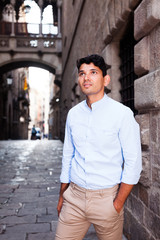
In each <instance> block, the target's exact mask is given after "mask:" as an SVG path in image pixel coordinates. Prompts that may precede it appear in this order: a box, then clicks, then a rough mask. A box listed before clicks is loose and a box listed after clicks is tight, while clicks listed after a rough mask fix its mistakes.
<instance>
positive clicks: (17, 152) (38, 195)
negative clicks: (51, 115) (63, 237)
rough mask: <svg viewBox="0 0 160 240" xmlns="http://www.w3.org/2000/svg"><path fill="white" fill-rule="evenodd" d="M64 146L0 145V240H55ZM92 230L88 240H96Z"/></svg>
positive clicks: (25, 142) (40, 143)
mask: <svg viewBox="0 0 160 240" xmlns="http://www.w3.org/2000/svg"><path fill="white" fill-rule="evenodd" d="M62 147H63V144H62V143H61V141H58V140H51V141H48V140H41V141H39V140H37V141H31V140H23V141H22V140H21V141H0V176H1V178H0V192H1V194H0V239H1V240H37V239H38V240H42V239H47V240H54V235H55V229H56V224H57V219H58V217H57V211H56V206H57V201H58V193H59V187H60V182H59V176H60V171H61V157H62ZM96 239H97V237H96V235H95V232H94V228H93V227H91V228H90V230H89V232H88V233H87V235H86V237H85V240H96Z"/></svg>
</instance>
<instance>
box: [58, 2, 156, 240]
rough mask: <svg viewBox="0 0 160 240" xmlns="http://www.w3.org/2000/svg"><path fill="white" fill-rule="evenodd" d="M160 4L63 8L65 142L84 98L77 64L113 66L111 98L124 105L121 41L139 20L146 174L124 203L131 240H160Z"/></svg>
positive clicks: (138, 97) (137, 67) (137, 94)
mask: <svg viewBox="0 0 160 240" xmlns="http://www.w3.org/2000/svg"><path fill="white" fill-rule="evenodd" d="M159 9H160V1H159V0H118V1H117V0H101V1H99V0H76V1H73V0H67V1H63V6H62V21H63V24H62V33H63V54H62V61H63V74H62V90H61V99H60V104H61V138H62V139H63V136H64V126H65V119H66V115H67V112H68V110H69V109H70V108H71V107H72V106H73V105H75V104H76V103H77V102H79V101H81V100H82V99H83V98H84V96H83V95H82V94H81V93H80V91H79V87H78V85H77V70H76V60H77V59H78V58H80V57H84V56H86V55H88V54H92V53H98V54H101V55H102V56H103V57H104V59H105V61H106V62H107V64H109V65H111V69H110V70H109V71H108V73H109V74H110V75H111V80H112V81H111V84H110V86H109V88H110V90H111V92H110V93H109V95H110V97H112V98H114V99H115V100H117V101H121V92H120V90H121V88H122V86H121V83H120V81H119V80H120V78H121V74H122V73H121V70H120V64H121V58H120V41H121V39H123V36H124V34H125V31H126V29H127V27H128V26H129V25H128V24H129V22H130V21H131V20H130V19H131V16H132V15H134V20H133V24H134V37H135V40H136V41H137V42H136V45H135V47H134V72H135V74H136V75H137V79H136V80H135V82H134V103H135V107H136V109H137V110H138V114H137V115H136V120H137V121H138V123H139V124H140V128H141V140H142V155H143V171H142V176H141V179H140V182H139V184H137V185H136V186H135V187H134V189H133V191H132V193H131V195H130V197H129V198H128V200H127V202H126V204H125V224H124V233H125V235H126V237H127V238H128V239H129V240H158V239H160V227H159V226H160V14H159Z"/></svg>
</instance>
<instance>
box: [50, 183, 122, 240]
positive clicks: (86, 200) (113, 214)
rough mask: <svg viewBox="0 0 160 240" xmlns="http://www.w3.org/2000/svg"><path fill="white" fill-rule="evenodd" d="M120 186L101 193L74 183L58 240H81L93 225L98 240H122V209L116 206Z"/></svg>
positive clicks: (69, 188) (64, 211)
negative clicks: (115, 200) (117, 209)
mask: <svg viewBox="0 0 160 240" xmlns="http://www.w3.org/2000/svg"><path fill="white" fill-rule="evenodd" d="M117 189H118V185H117V186H115V187H113V188H108V189H101V190H87V189H84V188H81V187H79V186H77V185H76V184H74V183H71V184H70V185H69V187H68V189H67V190H66V191H65V192H64V194H63V196H64V202H63V206H62V210H61V213H60V216H59V221H58V226H57V232H56V237H55V240H62V239H63V240H82V239H83V238H84V236H85V234H86V233H87V231H88V229H89V227H90V225H91V224H93V225H94V228H95V230H96V234H97V237H98V239H100V240H122V230H123V209H122V211H121V212H120V213H119V214H118V213H117V211H116V210H115V208H114V206H113V200H114V198H115V196H116V193H117Z"/></svg>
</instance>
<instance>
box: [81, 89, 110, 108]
mask: <svg viewBox="0 0 160 240" xmlns="http://www.w3.org/2000/svg"><path fill="white" fill-rule="evenodd" d="M107 99H108V96H107V95H106V93H104V96H103V98H101V99H100V100H99V101H97V102H94V103H92V105H91V107H92V109H90V108H89V107H88V105H87V101H86V100H85V101H84V103H85V107H86V108H87V109H88V110H90V111H95V110H96V109H97V108H99V107H101V106H103V105H104V102H105V101H106V100H107Z"/></svg>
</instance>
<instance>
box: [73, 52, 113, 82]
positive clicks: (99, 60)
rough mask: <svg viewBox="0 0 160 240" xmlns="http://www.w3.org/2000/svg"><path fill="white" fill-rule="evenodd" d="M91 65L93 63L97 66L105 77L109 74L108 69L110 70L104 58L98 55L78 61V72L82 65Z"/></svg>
mask: <svg viewBox="0 0 160 240" xmlns="http://www.w3.org/2000/svg"><path fill="white" fill-rule="evenodd" d="M84 63H85V64H90V63H93V64H94V65H95V66H97V67H99V68H100V69H101V70H102V73H103V77H104V76H106V74H107V69H108V68H110V66H109V65H107V64H106V63H105V61H104V59H103V57H101V56H99V55H98V54H92V55H89V56H87V57H84V58H80V59H78V60H77V68H78V71H79V69H80V67H81V65H82V64H84Z"/></svg>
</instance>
